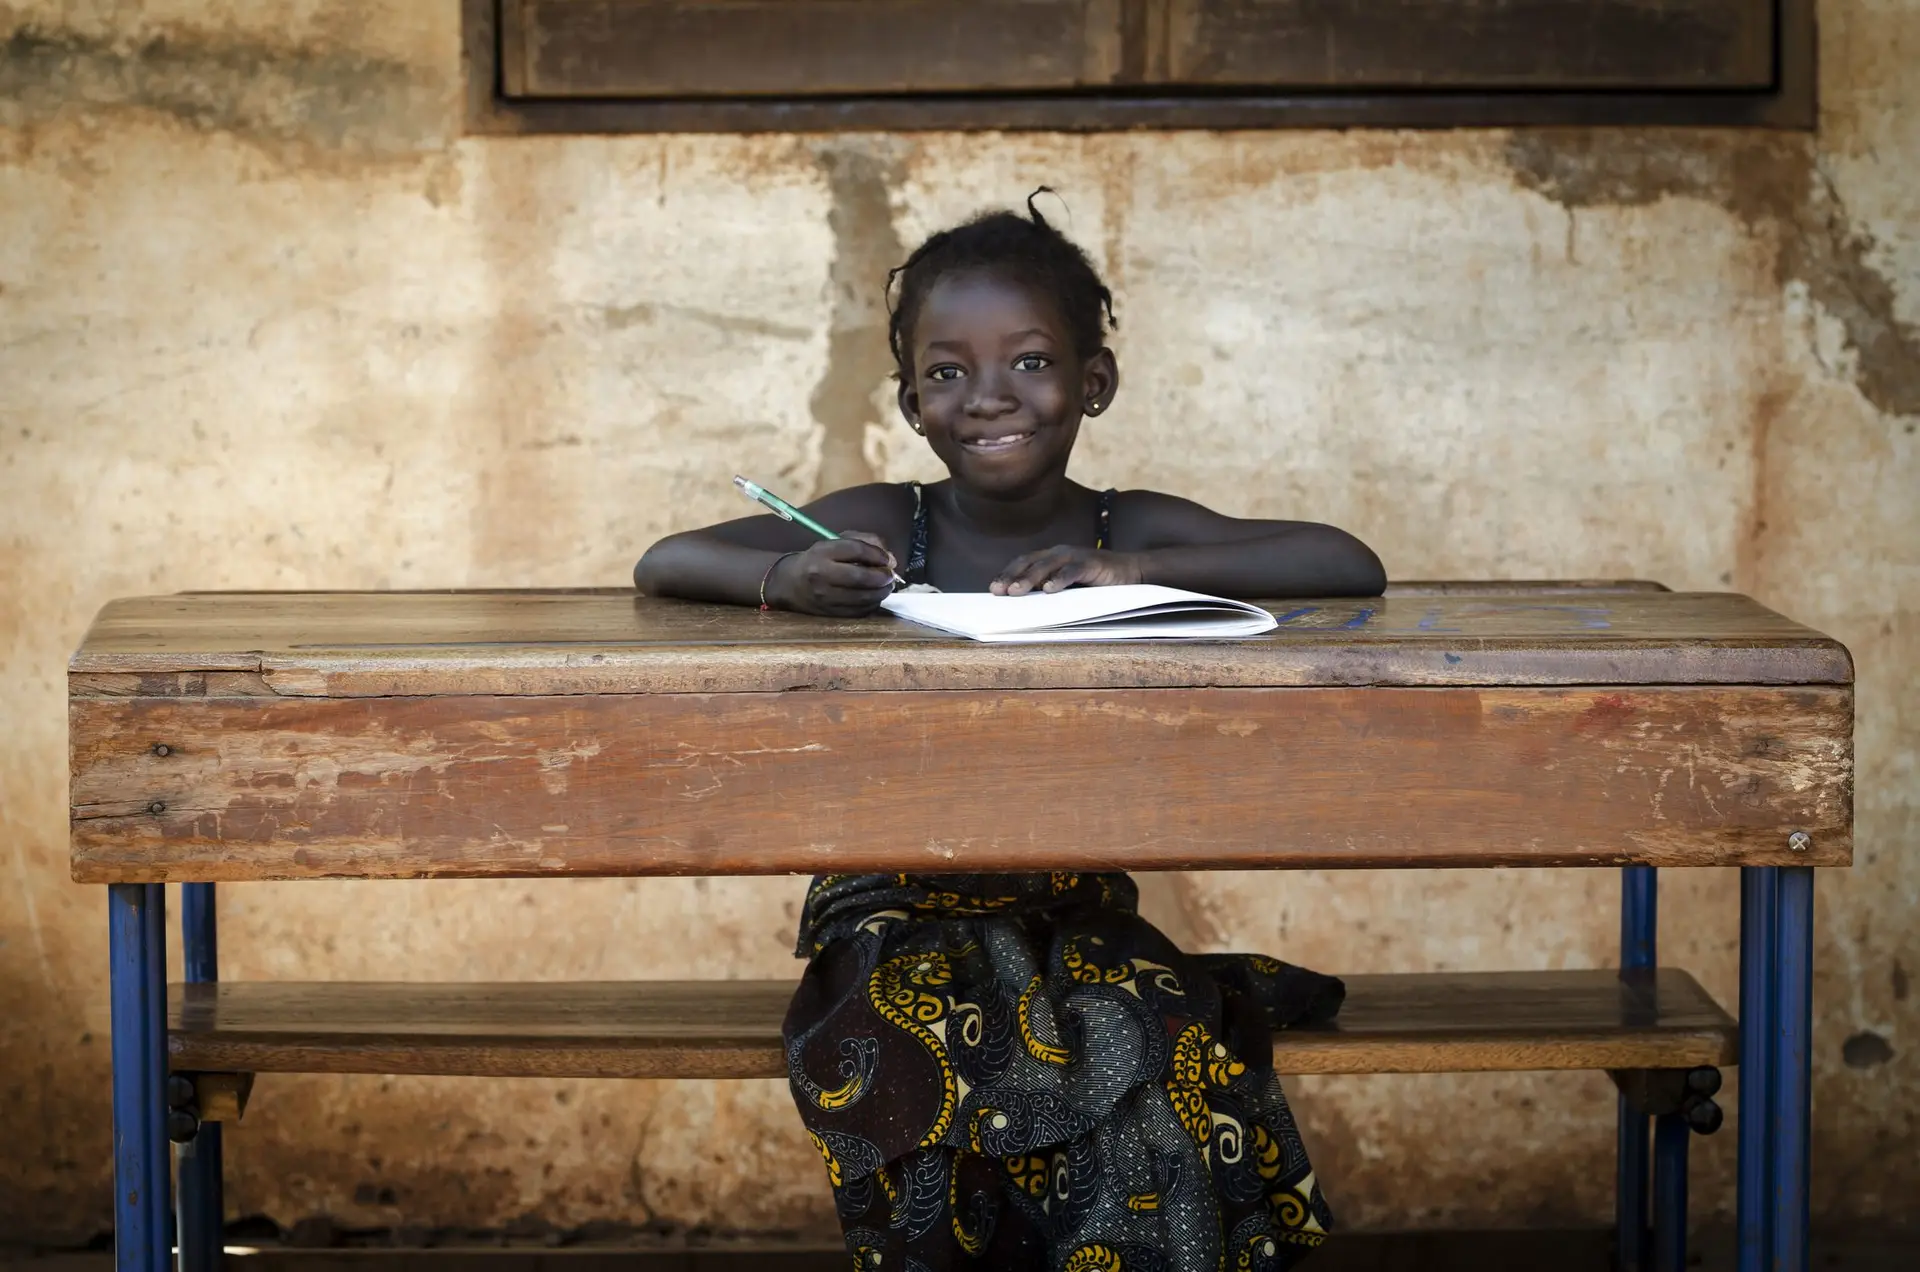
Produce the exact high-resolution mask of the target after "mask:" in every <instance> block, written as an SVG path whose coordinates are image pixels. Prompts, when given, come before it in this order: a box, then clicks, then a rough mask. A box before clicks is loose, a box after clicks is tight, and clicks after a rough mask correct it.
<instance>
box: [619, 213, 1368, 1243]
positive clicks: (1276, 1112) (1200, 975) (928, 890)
mask: <svg viewBox="0 0 1920 1272" xmlns="http://www.w3.org/2000/svg"><path fill="white" fill-rule="evenodd" d="M1027 210H1028V216H1027V217H1024V218H1023V217H1020V216H1017V215H1015V214H1013V213H1010V212H1000V213H994V214H992V215H988V216H983V217H980V218H979V219H977V220H974V221H971V222H969V223H967V224H965V225H962V226H960V227H958V228H956V229H952V230H947V231H943V232H942V233H939V234H935V235H934V236H933V237H932V238H930V239H928V240H927V241H926V242H925V243H923V244H922V245H921V246H920V248H919V249H918V250H917V251H915V252H914V253H913V255H912V256H910V257H908V258H907V262H906V264H905V265H903V266H901V267H900V268H899V269H898V270H896V271H894V276H893V277H892V278H890V279H889V287H890V288H891V286H892V283H893V281H894V278H897V279H898V283H899V292H898V296H897V299H896V301H895V303H894V305H893V308H892V322H891V326H890V328H889V333H888V334H889V339H890V341H891V343H892V346H893V355H894V360H895V362H896V363H897V364H898V367H899V379H900V390H899V402H900V411H901V413H902V414H903V415H904V416H905V417H906V420H907V423H908V424H909V425H911V426H912V427H913V430H914V431H915V432H916V433H919V434H921V435H922V436H924V437H925V438H926V439H927V444H928V445H929V446H931V447H932V448H933V452H934V454H936V455H938V456H939V457H940V459H941V462H942V463H944V464H945V465H946V467H947V471H948V473H949V474H951V476H950V477H949V479H948V480H946V481H942V482H935V483H933V484H932V485H928V486H924V487H923V486H921V485H919V484H917V483H907V484H906V485H889V484H875V485H869V486H859V487H856V488H854V489H851V490H842V491H839V492H836V493H834V494H830V495H828V496H826V497H825V498H823V499H821V500H819V501H818V502H817V503H814V504H812V505H811V506H810V507H809V508H808V509H807V511H808V512H809V513H810V514H811V515H812V516H813V517H814V519H815V520H818V521H820V522H822V523H824V524H826V525H828V526H832V527H834V528H836V529H841V528H843V527H844V528H846V529H845V531H843V532H844V533H846V534H847V537H845V538H842V539H839V540H831V541H819V540H816V539H814V538H813V537H812V536H811V535H809V534H808V533H807V532H806V531H805V530H803V529H801V528H800V527H798V526H795V525H792V524H790V523H788V522H785V521H782V520H779V519H777V518H774V517H771V516H757V517H748V518H745V519H742V520H739V521H729V522H725V523H723V524H721V525H717V526H710V527H708V528H707V529H704V530H695V531H690V532H688V533H685V534H678V535H674V536H672V537H670V538H667V539H663V540H661V541H660V542H659V543H657V544H655V545H654V546H653V547H652V548H651V549H649V550H648V552H647V554H646V556H644V557H643V558H641V560H640V563H639V564H638V565H636V566H635V567H634V582H635V584H636V585H638V586H639V588H640V589H641V590H642V591H645V592H648V593H650V594H652V595H655V596H680V597H687V598H691V599H697V600H707V601H721V602H727V603H732V604H740V605H760V606H763V607H777V608H780V609H789V610H797V611H800V612H802V613H808V614H829V615H864V614H872V613H874V612H875V611H876V610H877V609H878V608H879V605H880V602H881V601H882V600H883V599H885V598H886V596H887V595H888V594H889V592H890V591H891V590H892V587H893V582H892V577H891V576H892V573H893V571H894V570H895V569H896V568H898V569H900V570H901V573H902V574H903V576H904V578H905V579H906V581H907V582H908V583H909V584H914V583H931V584H933V585H934V586H936V587H938V588H940V589H941V590H942V591H949V592H959V591H989V590H990V591H992V592H995V593H1000V594H1006V595H1015V596H1017V595H1020V594H1023V593H1026V592H1031V591H1035V590H1044V591H1056V590H1058V589H1060V588H1064V587H1073V586H1099V585H1106V584H1118V583H1164V584H1167V585H1170V586H1173V587H1182V588H1190V589H1193V590H1195V591H1201V592H1211V593H1216V594H1223V595H1227V596H1238V597H1249V598H1261V599H1270V598H1278V597H1289V596H1370V595H1374V594H1376V593H1378V592H1379V591H1380V590H1381V588H1382V587H1383V586H1384V585H1385V582H1386V579H1385V575H1384V572H1383V571H1382V569H1381V566H1380V562H1379V560H1378V558H1376V557H1375V556H1374V554H1373V553H1372V552H1371V551H1369V550H1368V549H1367V547H1366V546H1365V545H1364V544H1362V543H1361V542H1360V541H1359V540H1357V539H1355V538H1353V537H1352V536H1351V535H1348V534H1346V533H1344V532H1342V531H1339V530H1335V529H1333V528H1331V527H1328V526H1321V525H1313V524H1310V523H1306V522H1294V521H1247V520H1241V519H1238V518H1234V517H1226V516H1222V515H1220V514H1219V513H1216V512H1211V511H1209V510H1208V509H1206V508H1203V507H1201V506H1200V505H1198V504H1195V503H1191V502H1189V501H1187V500H1185V499H1180V498H1177V497H1176V496H1173V495H1165V494H1160V493H1157V492H1155V491H1149V490H1130V491H1125V492H1115V491H1111V490H1109V491H1105V492H1099V491H1094V490H1090V489H1088V488H1087V487H1085V486H1081V485H1079V484H1077V483H1076V482H1073V481H1071V480H1069V479H1068V477H1067V460H1068V457H1069V456H1070V455H1071V453H1072V451H1073V443H1074V439H1075V437H1076V436H1078V434H1079V431H1080V421H1081V419H1082V418H1083V417H1085V416H1089V415H1099V414H1100V413H1101V412H1103V411H1105V410H1106V409H1107V408H1108V407H1109V406H1111V405H1112V404H1113V400H1114V394H1115V392H1116V391H1117V390H1118V389H1119V384H1120V376H1119V370H1118V367H1117V365H1116V364H1115V361H1114V355H1113V352H1112V351H1111V350H1110V349H1108V348H1106V347H1105V345H1104V338H1105V331H1106V323H1107V322H1110V321H1111V320H1112V317H1113V310H1112V298H1111V296H1110V294H1109V293H1108V291H1107V289H1106V287H1105V286H1103V285H1102V284H1101V282H1100V279H1099V276H1098V275H1097V274H1096V273H1095V271H1094V269H1093V266H1092V264H1091V263H1090V262H1089V261H1088V260H1087V257H1086V255H1085V254H1084V253H1082V252H1081V251H1080V249H1079V248H1077V247H1076V246H1074V245H1073V243H1072V242H1070V241H1069V240H1068V239H1067V238H1066V237H1065V236H1063V235H1062V234H1060V233H1059V231H1057V230H1055V229H1054V228H1053V227H1052V226H1051V225H1049V224H1048V223H1047V222H1046V221H1045V220H1044V219H1043V218H1042V217H1041V215H1040V213H1039V212H1038V211H1037V210H1036V209H1034V207H1033V203H1032V200H1031V199H1029V200H1028V203H1027ZM902 562H904V567H902V566H901V564H900V563H902ZM1135 900H1136V892H1135V889H1134V885H1133V882H1132V880H1130V879H1129V878H1128V877H1127V876H1126V875H1124V874H1079V875H1076V874H1050V875H859V876H849V875H828V876H824V877H822V878H819V879H816V880H814V882H813V886H812V888H811V890H810V891H809V892H808V895H807V902H806V908H805V912H804V914H803V915H802V918H801V924H800V941H799V949H798V953H799V954H800V955H801V956H802V957H810V958H811V962H810V963H809V964H808V966H807V971H806V974H805V976H804V977H803V978H802V980H801V984H800V989H799V991H798V992H797V993H796V994H795V996H794V999H793V1004H792V1006H791V1007H790V1008H789V1010H788V1013H787V1020H786V1025H785V1031H784V1032H785V1037H786V1041H787V1070H788V1076H789V1080H790V1082H791V1085H792V1089H793V1096H794V1100H795V1102H796V1103H797V1104H798V1105H799V1107H800V1116H801V1118H802V1120H803V1121H805V1123H806V1125H807V1129H808V1132H809V1134H810V1135H811V1137H812V1139H813V1142H814V1145H815V1146H816V1147H817V1148H818V1149H819V1150H820V1152H821V1155H822V1156H823V1157H825V1159H826V1163H827V1174H828V1178H829V1179H830V1180H831V1182H832V1185H833V1191H834V1198H835V1201H836V1203H837V1205H838V1209H839V1215H840V1222H841V1226H842V1228H843V1229H844V1231H845V1234H846V1240H847V1247H848V1249H849V1251H850V1252H851V1253H852V1254H853V1255H854V1261H855V1267H857V1268H877V1269H883V1270H885V1269H900V1270H901V1272H941V1270H944V1269H957V1268H980V1269H989V1268H991V1269H1027V1268H1032V1269H1049V1270H1050V1272H1062V1270H1070V1272H1096V1270H1097V1272H1120V1270H1122V1269H1124V1270H1125V1272H1135V1270H1136V1269H1138V1270H1140V1272H1147V1270H1152V1272H1215V1269H1218V1268H1233V1269H1268V1268H1283V1267H1287V1266H1289V1265H1290V1264H1291V1263H1292V1262H1293V1261H1294V1260H1295V1259H1297V1258H1298V1257H1300V1256H1301V1255H1302V1254H1304V1253H1305V1252H1306V1251H1307V1250H1308V1249H1310V1248H1311V1247H1313V1246H1316V1245H1318V1244H1320V1242H1321V1241H1323V1240H1324V1239H1325V1236H1326V1233H1327V1231H1328V1229H1329V1228H1330V1227H1331V1224H1332V1219H1331V1216H1330V1214H1329V1212H1328V1210H1327V1206H1326V1203H1325V1202H1324V1201H1323V1200H1322V1198H1321V1196H1320V1190H1319V1188H1318V1186H1317V1184H1316V1182H1315V1180H1314V1176H1313V1171H1312V1169H1311V1167H1310V1166H1309V1165H1308V1163H1307V1156H1306V1152H1305V1150H1304V1149H1303V1148H1302V1146H1301V1143H1300V1136H1299V1133H1298V1131H1297V1130H1296V1129H1295V1126H1294V1122H1293V1117H1292V1115H1291V1113H1289V1111H1288V1109H1287V1103H1286V1099H1285V1097H1284V1096H1283V1095H1282V1094H1281V1091H1280V1083H1279V1081H1278V1079H1277V1078H1275V1076H1274V1073H1273V1067H1272V1038H1271V1031H1272V1030H1274V1029H1279V1028H1285V1027H1287V1026H1289V1025H1293V1024H1298V1023H1301V1022H1304V1021H1314V1020H1324V1019H1326V1018H1328V1017H1330V1016H1332V1015H1333V1014H1334V1012H1335V1011H1337V1010H1338V1008H1339V1005H1340V1001H1341V998H1342V996H1343V993H1344V989H1343V987H1342V985H1341V984H1340V982H1339V981H1337V980H1334V979H1333V978H1331V977H1327V976H1321V975H1319V974H1317V973H1314V972H1309V971H1306V970H1304V969H1302V968H1298V967H1292V966H1289V965H1287V964H1284V963H1279V962H1276V961H1275V960H1273V959H1269V958H1263V957H1260V956H1257V955H1225V954H1205V955H1190V954H1185V953H1183V952H1181V951H1180V950H1179V949H1177V948H1175V947H1174V945H1173V944H1172V943H1171V942H1170V941H1168V940H1167V939H1166V937H1164V936H1162V935H1161V934H1160V932H1159V931H1157V930H1156V929H1155V928H1154V927H1152V926H1151V925H1150V924H1148V923H1147V922H1145V921H1144V920H1142V919H1141V918H1140V917H1139V916H1138V915H1137V914H1136V913H1135Z"/></svg>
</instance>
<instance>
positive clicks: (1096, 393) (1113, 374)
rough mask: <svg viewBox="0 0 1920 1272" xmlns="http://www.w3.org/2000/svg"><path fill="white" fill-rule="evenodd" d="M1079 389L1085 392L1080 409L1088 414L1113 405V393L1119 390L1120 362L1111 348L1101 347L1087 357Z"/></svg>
mask: <svg viewBox="0 0 1920 1272" xmlns="http://www.w3.org/2000/svg"><path fill="white" fill-rule="evenodd" d="M1081 390H1082V392H1083V393H1084V394H1085V397H1084V398H1083V400H1082V401H1081V404H1080V405H1081V409H1082V410H1083V411H1084V412H1085V413H1086V414H1088V415H1098V414H1100V413H1101V412H1102V411H1104V410H1106V409H1107V408H1108V407H1110V406H1112V405H1113V399H1114V395H1115V394H1117V393H1119V392H1120V364H1119V362H1117V361H1116V360H1115V359H1114V356H1113V350H1111V349H1102V350H1101V351H1100V352H1098V353H1096V354H1094V355H1093V356H1092V357H1091V358H1088V359H1087V367H1086V372H1085V374H1084V375H1083V377H1082V384H1081Z"/></svg>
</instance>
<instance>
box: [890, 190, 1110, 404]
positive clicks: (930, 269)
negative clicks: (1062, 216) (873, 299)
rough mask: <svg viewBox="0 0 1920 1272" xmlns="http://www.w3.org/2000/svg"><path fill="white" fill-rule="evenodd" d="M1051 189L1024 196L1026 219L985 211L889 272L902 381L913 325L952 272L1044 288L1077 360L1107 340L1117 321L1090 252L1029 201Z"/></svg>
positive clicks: (909, 365) (907, 372)
mask: <svg viewBox="0 0 1920 1272" xmlns="http://www.w3.org/2000/svg"><path fill="white" fill-rule="evenodd" d="M1052 193H1053V191H1052V189H1050V188H1049V187H1047V186H1041V187H1040V188H1039V189H1037V190H1035V191H1034V192H1033V193H1032V194H1030V195H1028V196H1027V215H1026V216H1024V217H1023V216H1021V215H1019V214H1018V213H1016V212H1005V211H1002V212H985V213H982V214H981V215H979V216H977V217H975V218H974V219H973V220H971V221H968V222H966V223H965V224H964V225H958V226H955V227H954V228H953V229H950V230H941V231H940V232H939V233H938V234H935V235H933V236H932V237H931V238H929V239H928V240H927V241H926V242H924V243H922V244H921V245H920V246H919V247H917V248H915V249H914V250H913V255H911V256H909V257H907V260H906V264H904V265H901V266H900V267H899V268H897V269H894V270H892V271H890V272H889V273H888V274H887V296H888V299H889V304H888V306H887V344H888V345H889V346H890V347H891V348H892V349H893V361H894V365H895V367H896V368H897V369H898V374H899V377H900V378H901V379H903V380H905V379H910V378H912V375H913V357H912V349H911V345H912V341H913V324H914V322H915V321H916V320H917V319H918V318H919V316H920V307H921V306H922V305H924V304H925V303H926V299H927V296H928V295H929V294H930V293H931V292H932V291H933V289H934V287H935V285H936V284H938V283H940V282H941V281H942V280H943V279H947V278H951V277H953V276H954V275H956V274H968V273H974V272H976V271H981V272H987V273H996V274H1000V275H1002V276H1004V277H1007V278H1010V279H1012V280H1014V281H1016V282H1020V283H1027V284H1031V285H1032V286H1035V287H1037V288H1039V289H1040V290H1042V291H1044V292H1046V293H1047V294H1048V295H1050V296H1052V297H1053V300H1054V303H1055V304H1057V305H1059V306H1060V315H1061V317H1062V318H1064V319H1065V320H1066V323H1067V329H1068V331H1069V332H1070V333H1071V335H1072V337H1073V344H1074V351H1075V352H1076V353H1078V354H1079V355H1080V356H1081V357H1082V358H1086V357H1091V356H1092V355H1093V354H1094V353H1096V352H1098V351H1099V349H1100V346H1101V345H1103V344H1105V343H1106V333H1107V330H1108V328H1110V327H1117V326H1119V325H1120V324H1119V322H1118V321H1117V320H1116V319H1115V318H1114V316H1113V293H1112V292H1110V291H1108V290H1107V286H1106V284H1105V283H1103V282H1101V281H1100V275H1099V274H1098V273H1097V272H1096V271H1095V270H1094V268H1093V262H1092V261H1090V260H1088V259H1087V254H1086V253H1085V252H1083V251H1081V250H1080V248H1079V247H1078V245H1076V244H1075V243H1074V242H1073V240H1072V239H1070V238H1068V237H1067V236H1066V235H1064V234H1062V233H1061V232H1060V231H1059V230H1056V229H1055V228H1053V226H1052V225H1051V224H1049V223H1048V221H1047V218H1045V217H1044V216H1041V215H1040V209H1039V208H1036V207H1035V206H1033V201H1034V199H1036V198H1037V197H1039V196H1040V195H1042V194H1052ZM896 284H897V286H898V291H897V293H896V291H895V288H896Z"/></svg>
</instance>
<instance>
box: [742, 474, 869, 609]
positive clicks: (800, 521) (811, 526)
mask: <svg viewBox="0 0 1920 1272" xmlns="http://www.w3.org/2000/svg"><path fill="white" fill-rule="evenodd" d="M733 484H734V485H736V486H738V487H739V488H740V493H741V494H743V495H745V496H746V497H747V498H749V499H751V500H753V501H754V502H755V503H757V504H759V505H761V506H762V507H764V508H766V509H767V510H768V511H770V512H772V513H773V515H774V516H776V517H779V518H780V519H781V520H782V521H791V522H793V523H794V524H795V525H797V526H802V527H804V528H806V529H808V530H811V531H813V532H814V533H815V534H817V535H819V536H820V537H821V538H822V539H838V538H840V537H841V536H840V535H837V534H835V533H834V532H833V531H831V530H829V529H827V528H826V527H825V526H823V525H821V524H820V523H819V522H818V521H815V520H814V519H813V518H812V517H809V516H808V515H807V514H806V513H804V512H802V511H800V510H799V509H798V508H796V507H794V506H793V505H792V504H790V503H788V502H787V501H786V500H784V499H782V498H781V497H780V496H778V495H776V494H774V493H773V492H772V491H770V490H766V489H764V488H762V487H760V486H756V485H754V484H753V483H752V482H750V481H748V480H747V479H746V478H745V477H735V478H734V479H733ZM893 581H894V582H895V583H898V584H899V585H900V586H901V587H905V586H906V585H907V581H906V580H905V579H903V578H901V577H900V576H899V575H898V574H895V575H894V576H893Z"/></svg>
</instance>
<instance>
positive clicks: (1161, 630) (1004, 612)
mask: <svg viewBox="0 0 1920 1272" xmlns="http://www.w3.org/2000/svg"><path fill="white" fill-rule="evenodd" d="M881 605H882V607H883V608H885V609H886V610H887V611H888V612H889V613H892V614H896V615H898V616H899V617H901V618H904V619H906V620H908V621H909V622H914V623H919V624H920V625H921V626H923V627H932V628H936V629H938V630H939V631H943V632H950V633H952V634H953V635H955V636H967V637H971V638H972V639H974V640H985V641H998V642H1016V641H1022V642H1031V641H1061V640H1230V639H1233V638H1234V637H1239V636H1258V635H1260V634H1261V633H1262V632H1270V631H1272V630H1273V629H1274V628H1276V627H1278V626H1279V624H1278V623H1276V622H1274V619H1273V615H1271V614H1269V613H1267V611H1265V610H1263V609H1261V608H1260V607H1259V606H1258V605H1249V604H1247V603H1246V602H1245V601H1229V600H1224V599H1222V598H1220V597H1218V596H1202V595H1200V594H1199V593H1198V592H1182V591H1180V590H1178V589H1177V588H1171V587H1155V586H1153V585H1152V584H1148V583H1140V584H1132V585H1128V586H1124V587H1074V588H1068V589H1067V590H1066V591H1064V592H1035V593H1030V594H1028V595H1026V596H995V595H993V594H992V593H991V592H895V593H894V594H893V595H892V596H889V597H888V598H887V599H886V600H885V601H883V602H881Z"/></svg>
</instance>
